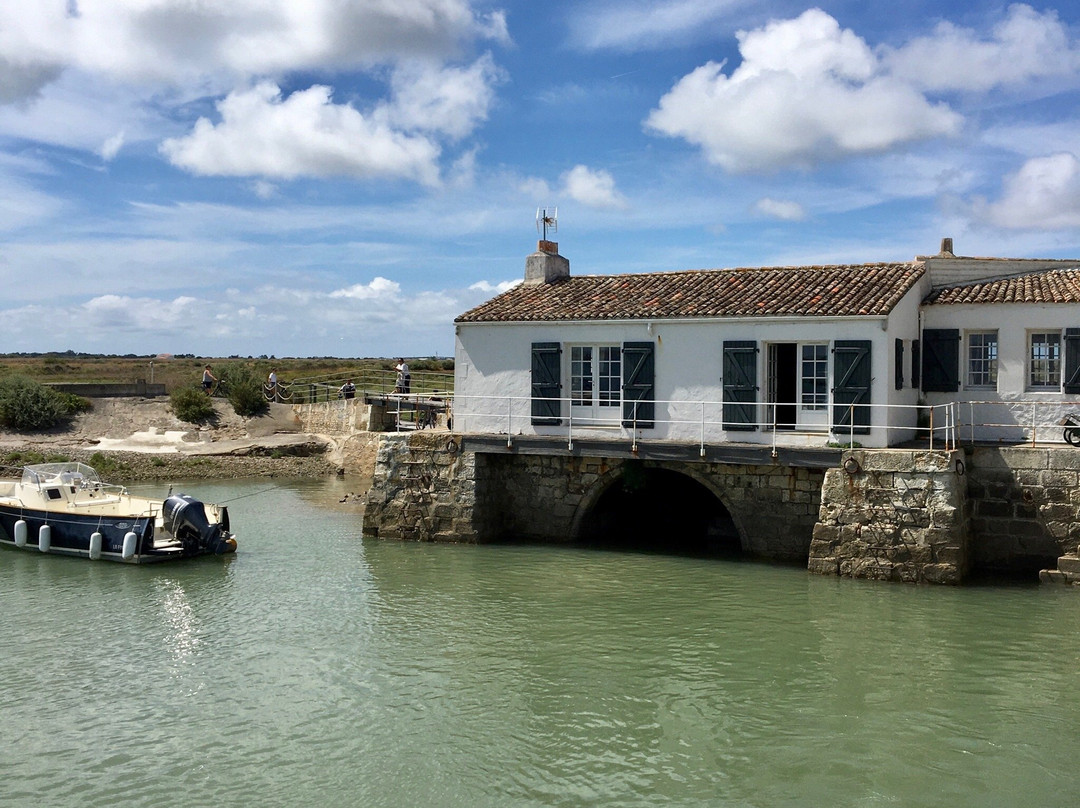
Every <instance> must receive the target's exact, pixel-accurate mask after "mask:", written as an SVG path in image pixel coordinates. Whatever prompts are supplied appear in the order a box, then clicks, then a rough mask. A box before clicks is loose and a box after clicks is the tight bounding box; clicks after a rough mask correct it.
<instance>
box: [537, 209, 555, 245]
mask: <svg viewBox="0 0 1080 808" xmlns="http://www.w3.org/2000/svg"><path fill="white" fill-rule="evenodd" d="M548 229H550V230H551V232H552V233H558V232H559V209H558V208H551V210H550V211H549V210H548V209H547V208H537V209H536V232H537V233H540V234H541V235H542V236H543V239H544V241H547V234H548Z"/></svg>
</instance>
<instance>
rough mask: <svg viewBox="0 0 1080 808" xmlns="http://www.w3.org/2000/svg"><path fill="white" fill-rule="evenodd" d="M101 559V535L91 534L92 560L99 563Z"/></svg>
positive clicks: (97, 533) (96, 532) (95, 532)
mask: <svg viewBox="0 0 1080 808" xmlns="http://www.w3.org/2000/svg"><path fill="white" fill-rule="evenodd" d="M99 558H101V533H100V532H98V531H96V530H95V531H94V532H93V533H91V534H90V560H91V561H97V560H98V559H99Z"/></svg>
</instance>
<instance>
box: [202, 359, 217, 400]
mask: <svg viewBox="0 0 1080 808" xmlns="http://www.w3.org/2000/svg"><path fill="white" fill-rule="evenodd" d="M216 382H217V376H215V375H214V374H213V372H212V371H211V370H210V366H209V365H207V366H206V367H204V368H203V372H202V389H203V392H204V393H206V395H210V393H211V392H212V391H213V389H214V384H215V383H216Z"/></svg>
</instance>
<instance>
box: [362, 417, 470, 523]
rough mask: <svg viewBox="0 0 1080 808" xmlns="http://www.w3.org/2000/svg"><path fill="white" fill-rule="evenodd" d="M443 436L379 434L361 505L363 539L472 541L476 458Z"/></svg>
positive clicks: (450, 437)
mask: <svg viewBox="0 0 1080 808" xmlns="http://www.w3.org/2000/svg"><path fill="white" fill-rule="evenodd" d="M460 449H461V442H460V438H455V437H453V436H451V435H449V434H447V433H446V432H435V431H422V432H408V433H405V432H402V433H388V434H384V435H381V436H380V440H379V449H378V453H377V455H376V461H375V474H374V477H373V478H372V483H371V487H370V488H369V489H368V493H367V500H366V504H365V507H364V527H363V532H364V535H365V536H377V537H380V538H388V539H403V540H410V541H447V542H475V541H476V540H477V529H476V527H475V525H474V511H475V507H474V506H475V504H476V488H475V485H474V483H475V469H476V456H475V455H474V454H471V453H466V452H462V451H461V450H460Z"/></svg>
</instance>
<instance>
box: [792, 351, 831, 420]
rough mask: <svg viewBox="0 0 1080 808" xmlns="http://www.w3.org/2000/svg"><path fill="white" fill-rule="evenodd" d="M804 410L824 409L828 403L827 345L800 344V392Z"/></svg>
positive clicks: (800, 400)
mask: <svg viewBox="0 0 1080 808" xmlns="http://www.w3.org/2000/svg"><path fill="white" fill-rule="evenodd" d="M799 404H800V406H801V407H802V409H804V410H824V409H825V408H826V407H827V406H828V404H829V346H828V345H803V346H802V392H801V397H800V399H799Z"/></svg>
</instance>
